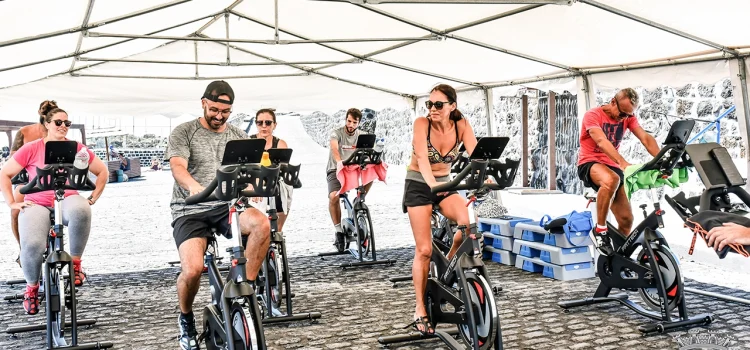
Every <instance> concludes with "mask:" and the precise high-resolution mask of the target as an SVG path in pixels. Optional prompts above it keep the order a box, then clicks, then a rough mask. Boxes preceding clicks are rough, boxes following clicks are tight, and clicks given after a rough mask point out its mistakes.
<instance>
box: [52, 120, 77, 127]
mask: <svg viewBox="0 0 750 350" xmlns="http://www.w3.org/2000/svg"><path fill="white" fill-rule="evenodd" d="M52 122H53V123H55V125H57V126H62V125H63V124H65V127H66V128H69V127H70V125H72V124H73V122H71V121H70V120H62V119H55V120H53V121H52Z"/></svg>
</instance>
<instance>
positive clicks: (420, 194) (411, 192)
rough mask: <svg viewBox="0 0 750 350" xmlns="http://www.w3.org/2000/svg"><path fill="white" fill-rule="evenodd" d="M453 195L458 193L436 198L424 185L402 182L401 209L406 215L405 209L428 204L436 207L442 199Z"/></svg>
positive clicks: (407, 181)
mask: <svg viewBox="0 0 750 350" xmlns="http://www.w3.org/2000/svg"><path fill="white" fill-rule="evenodd" d="M453 194H458V192H456V191H451V192H448V194H447V195H445V196H438V195H437V194H435V193H432V191H431V189H430V186H428V185H427V184H426V183H424V182H419V181H414V180H408V179H407V180H406V181H404V198H403V201H402V203H401V208H402V209H403V210H404V213H406V208H407V207H421V206H423V205H428V204H432V205H438V204H440V202H442V201H443V199H446V198H448V197H449V196H450V195H453Z"/></svg>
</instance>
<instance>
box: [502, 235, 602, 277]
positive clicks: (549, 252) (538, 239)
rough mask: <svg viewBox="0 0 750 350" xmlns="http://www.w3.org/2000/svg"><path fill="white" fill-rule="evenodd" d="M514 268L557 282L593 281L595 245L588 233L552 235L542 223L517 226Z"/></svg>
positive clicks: (514, 240) (514, 243)
mask: <svg viewBox="0 0 750 350" xmlns="http://www.w3.org/2000/svg"><path fill="white" fill-rule="evenodd" d="M513 238H514V239H513V253H515V254H516V260H515V266H516V267H517V268H519V269H523V270H525V271H529V272H535V273H542V275H544V276H545V277H549V278H554V279H558V280H563V281H567V280H575V279H582V278H592V277H594V272H595V265H594V256H593V242H592V241H591V238H590V237H589V232H572V233H571V234H570V235H566V234H565V233H549V232H547V231H546V230H545V229H544V227H542V226H541V225H540V224H539V222H538V221H537V222H524V223H519V224H517V225H515V227H514V232H513Z"/></svg>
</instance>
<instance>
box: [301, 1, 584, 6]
mask: <svg viewBox="0 0 750 350" xmlns="http://www.w3.org/2000/svg"><path fill="white" fill-rule="evenodd" d="M312 1H328V2H348V3H352V4H358V5H361V4H373V5H378V4H461V5H467V4H491V5H524V4H541V5H572V4H573V0H312Z"/></svg>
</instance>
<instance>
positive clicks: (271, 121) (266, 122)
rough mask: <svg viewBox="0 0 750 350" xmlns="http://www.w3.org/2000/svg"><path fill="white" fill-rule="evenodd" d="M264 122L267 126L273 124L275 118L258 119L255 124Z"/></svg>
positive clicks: (260, 124) (258, 124) (259, 124)
mask: <svg viewBox="0 0 750 350" xmlns="http://www.w3.org/2000/svg"><path fill="white" fill-rule="evenodd" d="M263 123H265V124H266V126H271V125H272V124H273V120H256V121H255V125H257V126H262V125H263Z"/></svg>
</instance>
